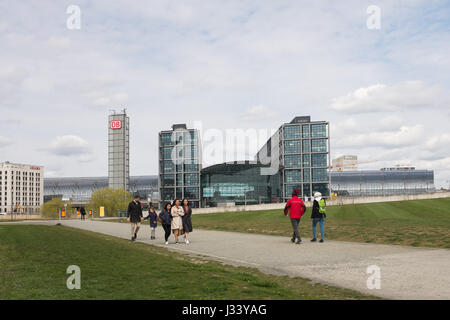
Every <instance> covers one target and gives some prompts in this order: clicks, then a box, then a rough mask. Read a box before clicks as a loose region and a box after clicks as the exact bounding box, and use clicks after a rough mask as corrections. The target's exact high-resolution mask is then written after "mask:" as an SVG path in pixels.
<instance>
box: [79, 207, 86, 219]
mask: <svg viewBox="0 0 450 320" xmlns="http://www.w3.org/2000/svg"><path fill="white" fill-rule="evenodd" d="M80 214H81V220H86V210H85V209H84V207H81V208H80Z"/></svg>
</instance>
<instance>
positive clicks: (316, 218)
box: [311, 192, 327, 242]
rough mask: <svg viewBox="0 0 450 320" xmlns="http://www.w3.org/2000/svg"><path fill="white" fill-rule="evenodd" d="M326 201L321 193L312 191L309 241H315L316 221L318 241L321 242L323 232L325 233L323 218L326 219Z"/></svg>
mask: <svg viewBox="0 0 450 320" xmlns="http://www.w3.org/2000/svg"><path fill="white" fill-rule="evenodd" d="M326 217H327V215H326V203H325V199H323V198H322V194H321V193H320V192H316V193H314V202H313V207H312V213H311V219H312V232H313V238H312V239H311V242H316V241H317V238H316V232H317V231H316V227H317V222H318V223H319V226H320V241H319V242H323V238H324V234H325V219H326Z"/></svg>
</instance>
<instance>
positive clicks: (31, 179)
mask: <svg viewBox="0 0 450 320" xmlns="http://www.w3.org/2000/svg"><path fill="white" fill-rule="evenodd" d="M43 203H44V167H42V166H36V165H27V164H17V163H10V162H8V161H7V162H1V163H0V213H1V214H5V213H11V212H13V211H16V212H18V213H19V212H20V213H38V212H39V211H40V207H41V205H42V204H43Z"/></svg>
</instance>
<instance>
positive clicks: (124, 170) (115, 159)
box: [108, 113, 130, 191]
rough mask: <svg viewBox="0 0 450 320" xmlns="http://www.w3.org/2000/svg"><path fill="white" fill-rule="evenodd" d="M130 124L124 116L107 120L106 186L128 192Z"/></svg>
mask: <svg viewBox="0 0 450 320" xmlns="http://www.w3.org/2000/svg"><path fill="white" fill-rule="evenodd" d="M129 144H130V123H129V118H128V116H127V115H126V114H125V113H124V114H114V115H110V116H109V118H108V185H109V187H110V188H113V189H124V190H127V191H129V183H130V150H129V149H130V147H129Z"/></svg>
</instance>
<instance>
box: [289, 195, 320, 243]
mask: <svg viewBox="0 0 450 320" xmlns="http://www.w3.org/2000/svg"><path fill="white" fill-rule="evenodd" d="M298 194H299V190H298V189H295V190H294V191H293V192H292V198H291V199H289V201H288V202H287V203H286V206H285V207H284V215H287V214H288V213H289V218H290V219H291V224H292V229H293V234H292V238H291V242H293V243H296V244H300V243H302V239H301V237H300V232H299V231H298V226H299V224H300V219H301V218H302V216H303V215H304V214H305V212H306V205H305V203H304V202H303V200H302V199H300V198H299V197H298ZM326 217H327V215H326V203H325V199H323V198H322V194H321V193H320V192H316V193H314V202H313V207H312V213H311V220H312V233H313V238H312V239H311V242H316V241H317V223H319V226H320V240H319V242H324V236H325V219H326Z"/></svg>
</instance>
